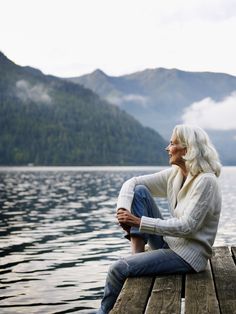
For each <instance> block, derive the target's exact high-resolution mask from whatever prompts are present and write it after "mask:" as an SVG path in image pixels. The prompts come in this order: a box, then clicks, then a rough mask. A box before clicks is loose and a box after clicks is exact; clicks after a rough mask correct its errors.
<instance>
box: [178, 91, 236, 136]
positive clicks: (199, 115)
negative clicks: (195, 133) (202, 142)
mask: <svg viewBox="0 0 236 314" xmlns="http://www.w3.org/2000/svg"><path fill="white" fill-rule="evenodd" d="M182 121H183V123H186V124H195V125H198V126H200V127H202V128H204V129H213V130H236V91H235V92H233V93H232V94H231V95H229V96H228V97H226V98H224V99H223V100H222V101H219V102H216V101H214V100H213V99H211V98H209V97H208V98H204V99H203V100H201V101H199V102H194V103H192V104H191V105H190V106H189V107H187V108H186V109H185V111H184V114H183V116H182Z"/></svg>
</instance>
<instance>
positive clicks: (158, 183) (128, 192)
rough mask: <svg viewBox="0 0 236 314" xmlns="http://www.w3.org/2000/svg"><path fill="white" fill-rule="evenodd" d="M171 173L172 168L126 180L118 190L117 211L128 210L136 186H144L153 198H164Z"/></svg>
mask: <svg viewBox="0 0 236 314" xmlns="http://www.w3.org/2000/svg"><path fill="white" fill-rule="evenodd" d="M171 173H172V168H169V169H166V170H162V171H160V172H157V173H154V174H149V175H144V176H139V177H133V178H131V179H129V180H127V181H126V182H125V183H124V184H123V186H122V188H121V190H120V193H119V196H118V201H117V209H119V208H125V209H128V210H130V208H131V204H132V201H133V197H134V189H135V186H136V185H145V186H146V187H147V188H148V189H149V191H150V192H151V194H152V195H153V196H159V197H166V196H167V181H168V178H169V176H170V174H171Z"/></svg>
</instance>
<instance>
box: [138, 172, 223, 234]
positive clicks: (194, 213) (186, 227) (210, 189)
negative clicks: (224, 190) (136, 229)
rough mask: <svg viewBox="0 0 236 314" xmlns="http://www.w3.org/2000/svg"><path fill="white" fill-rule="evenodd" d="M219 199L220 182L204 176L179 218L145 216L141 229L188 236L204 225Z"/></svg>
mask: <svg viewBox="0 0 236 314" xmlns="http://www.w3.org/2000/svg"><path fill="white" fill-rule="evenodd" d="M216 199H219V201H220V198H219V191H218V184H217V182H216V181H215V180H211V178H209V177H205V178H202V179H201V180H200V182H198V184H197V186H196V187H195V188H194V191H193V193H191V196H190V200H189V202H188V203H187V205H185V208H184V214H183V215H182V216H181V217H179V218H170V219H166V220H162V219H158V218H157V219H156V218H149V217H145V216H143V217H142V218H141V222H140V231H141V232H144V233H157V234H161V235H169V236H175V237H188V236H189V235H190V234H194V233H195V232H196V231H197V230H198V229H200V228H201V227H202V224H203V221H204V219H205V217H206V215H207V213H208V212H209V210H211V209H212V208H213V207H214V204H215V201H216Z"/></svg>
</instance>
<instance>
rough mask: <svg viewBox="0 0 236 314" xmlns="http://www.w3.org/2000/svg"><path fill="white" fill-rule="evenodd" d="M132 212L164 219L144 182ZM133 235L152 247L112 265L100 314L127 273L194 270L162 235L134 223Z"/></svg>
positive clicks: (106, 310) (107, 308)
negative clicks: (148, 232)
mask: <svg viewBox="0 0 236 314" xmlns="http://www.w3.org/2000/svg"><path fill="white" fill-rule="evenodd" d="M131 212H132V213H133V214H134V215H136V216H138V217H141V216H148V217H153V218H161V219H163V218H162V216H161V213H160V211H159V209H158V207H157V205H156V203H155V201H154V199H153V198H152V196H151V194H150V192H149V190H148V189H147V188H146V187H145V186H142V185H138V186H137V187H136V188H135V193H134V199H133V203H132V208H131ZM130 235H131V236H139V237H142V238H143V239H144V241H145V243H148V244H149V246H150V247H151V249H152V251H147V252H144V253H138V254H134V255H131V256H128V257H126V258H121V259H119V260H118V261H116V262H115V263H114V264H112V265H111V266H110V268H109V271H108V274H107V278H106V283H105V288H104V295H103V299H102V302H101V307H100V309H99V310H98V312H97V314H107V313H109V311H110V310H111V309H112V308H113V306H114V304H115V302H116V299H117V297H118V295H119V293H120V291H121V289H122V287H123V284H124V282H125V280H126V278H127V277H137V276H152V275H158V274H173V273H174V274H176V273H178V274H184V273H189V272H194V270H193V268H192V267H191V266H190V265H189V264H188V263H187V262H185V261H184V260H183V259H182V258H181V257H180V256H178V255H177V254H176V253H175V252H174V251H172V250H171V249H170V248H169V246H168V244H167V243H166V242H165V241H164V240H163V237H162V236H160V235H151V234H150V235H149V234H143V233H140V231H139V229H138V228H133V227H132V228H131V229H130Z"/></svg>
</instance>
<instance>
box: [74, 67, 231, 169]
mask: <svg viewBox="0 0 236 314" xmlns="http://www.w3.org/2000/svg"><path fill="white" fill-rule="evenodd" d="M68 80H69V81H72V82H74V83H77V84H81V85H83V86H85V87H87V88H90V89H91V90H93V91H94V92H95V93H97V94H98V95H100V96H101V97H103V98H104V99H106V100H108V101H109V102H111V103H114V104H116V105H117V106H119V108H121V109H123V110H125V111H126V112H128V113H129V114H131V115H132V116H134V117H135V118H136V119H137V120H139V121H140V122H141V123H142V124H143V125H146V126H149V127H151V128H153V129H155V130H156V131H158V132H159V133H160V134H161V135H162V136H163V137H164V138H166V139H168V138H169V137H170V135H171V131H172V129H173V127H174V126H175V125H176V124H179V123H183V115H184V112H185V110H186V109H187V108H189V106H190V105H191V104H193V103H196V102H200V101H202V100H203V99H206V98H210V99H212V100H213V101H216V102H218V101H221V100H222V99H224V98H225V97H227V96H229V95H230V94H231V93H232V92H234V91H236V77H235V76H232V75H228V74H224V73H212V72H187V71H181V70H178V69H164V68H157V69H146V70H144V71H140V72H136V73H133V74H129V75H123V76H118V77H113V76H108V75H107V74H105V73H104V72H102V71H101V70H96V71H94V72H92V73H90V74H86V75H83V76H80V77H74V78H68ZM235 105H236V104H235ZM207 132H208V133H209V134H210V136H211V138H212V140H213V142H214V143H215V145H216V147H217V149H218V151H219V152H220V156H221V159H222V161H223V162H224V163H225V164H236V157H235V156H236V140H235V138H236V123H235V128H234V129H233V130H231V129H229V130H221V128H220V126H219V129H218V130H217V129H215V130H211V129H209V130H208V129H207Z"/></svg>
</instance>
